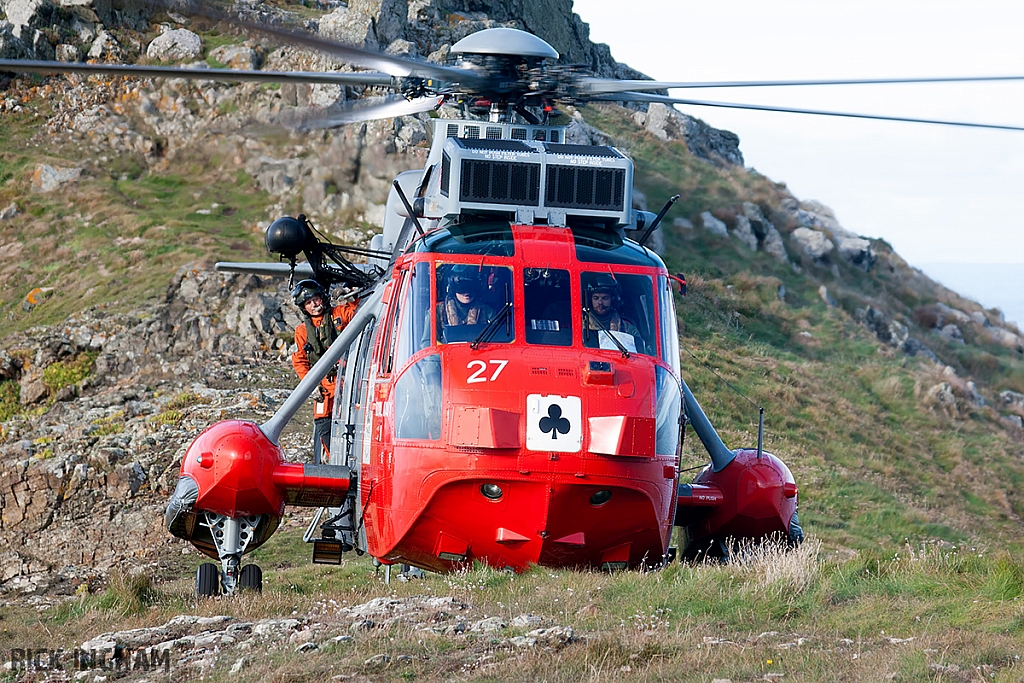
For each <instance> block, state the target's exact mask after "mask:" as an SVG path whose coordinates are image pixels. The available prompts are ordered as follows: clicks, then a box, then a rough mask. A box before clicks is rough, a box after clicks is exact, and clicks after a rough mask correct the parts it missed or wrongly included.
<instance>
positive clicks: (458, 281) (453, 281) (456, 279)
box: [437, 265, 494, 333]
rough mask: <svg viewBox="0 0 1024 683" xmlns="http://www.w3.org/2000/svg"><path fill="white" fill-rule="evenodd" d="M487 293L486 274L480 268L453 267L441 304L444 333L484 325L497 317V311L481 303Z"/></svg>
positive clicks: (439, 313) (440, 321) (439, 320)
mask: <svg viewBox="0 0 1024 683" xmlns="http://www.w3.org/2000/svg"><path fill="white" fill-rule="evenodd" d="M485 291H486V288H485V283H484V275H483V273H482V272H481V269H480V268H478V267H477V266H470V265H460V266H452V268H451V271H450V272H449V273H448V279H447V284H446V287H445V297H444V300H442V301H440V302H438V304H437V323H438V328H437V329H438V332H439V333H440V332H441V331H442V330H444V328H446V327H453V326H455V325H481V324H486V323H489V322H490V321H491V320H492V319H493V318H494V309H493V308H491V307H490V306H488V305H487V304H486V303H484V302H483V301H481V299H480V298H481V296H483V294H484V292H485Z"/></svg>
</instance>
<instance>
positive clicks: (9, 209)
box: [0, 202, 18, 221]
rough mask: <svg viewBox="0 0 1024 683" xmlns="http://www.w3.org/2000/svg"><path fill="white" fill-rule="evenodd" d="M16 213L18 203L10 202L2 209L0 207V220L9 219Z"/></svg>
mask: <svg viewBox="0 0 1024 683" xmlns="http://www.w3.org/2000/svg"><path fill="white" fill-rule="evenodd" d="M17 215H18V205H17V204H16V203H15V202H11V203H10V204H8V205H7V206H5V207H4V208H3V209H0V221H9V220H11V219H12V218H14V217H15V216H17Z"/></svg>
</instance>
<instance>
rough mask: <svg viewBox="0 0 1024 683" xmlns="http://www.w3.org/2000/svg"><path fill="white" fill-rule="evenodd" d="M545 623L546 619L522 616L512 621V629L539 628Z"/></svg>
mask: <svg viewBox="0 0 1024 683" xmlns="http://www.w3.org/2000/svg"><path fill="white" fill-rule="evenodd" d="M543 622H544V619H542V618H541V617H538V616H537V615H536V614H520V615H519V616H518V617H516V618H515V619H513V620H512V624H511V625H512V628H526V627H527V626H537V625H539V624H541V623H543Z"/></svg>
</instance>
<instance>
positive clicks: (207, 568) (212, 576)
mask: <svg viewBox="0 0 1024 683" xmlns="http://www.w3.org/2000/svg"><path fill="white" fill-rule="evenodd" d="M196 595H197V596H199V597H201V598H212V597H213V596H215V595H220V567H218V566H217V565H215V564H214V563H212V562H203V563H202V564H201V565H199V568H198V569H197V570H196Z"/></svg>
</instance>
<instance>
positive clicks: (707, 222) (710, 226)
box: [700, 211, 729, 237]
mask: <svg viewBox="0 0 1024 683" xmlns="http://www.w3.org/2000/svg"><path fill="white" fill-rule="evenodd" d="M700 220H701V223H702V224H703V225H704V229H705V230H707V231H709V232H711V233H714V234H715V235H718V236H719V237H728V236H729V229H728V228H727V227H726V226H725V223H723V222H722V221H720V220H718V219H717V218H715V217H714V216H713V215H711V212H710V211H705V212H704V213H702V214H701V215H700Z"/></svg>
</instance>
